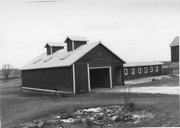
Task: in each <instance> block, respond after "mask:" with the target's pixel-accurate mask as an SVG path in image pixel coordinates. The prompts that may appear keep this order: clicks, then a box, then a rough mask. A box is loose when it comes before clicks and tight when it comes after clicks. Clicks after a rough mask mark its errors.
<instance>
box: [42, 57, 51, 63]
mask: <svg viewBox="0 0 180 128" xmlns="http://www.w3.org/2000/svg"><path fill="white" fill-rule="evenodd" d="M52 58H53V57H49V58H47V59H46V60H44V62H48V61H50V60H51V59H52Z"/></svg>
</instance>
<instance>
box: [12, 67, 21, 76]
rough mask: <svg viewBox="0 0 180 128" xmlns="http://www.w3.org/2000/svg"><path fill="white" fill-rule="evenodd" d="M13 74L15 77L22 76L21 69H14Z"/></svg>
mask: <svg viewBox="0 0 180 128" xmlns="http://www.w3.org/2000/svg"><path fill="white" fill-rule="evenodd" d="M12 75H13V77H20V76H21V71H20V70H19V69H17V68H13V69H12Z"/></svg>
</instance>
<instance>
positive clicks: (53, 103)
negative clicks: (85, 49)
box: [0, 78, 180, 128]
mask: <svg viewBox="0 0 180 128" xmlns="http://www.w3.org/2000/svg"><path fill="white" fill-rule="evenodd" d="M176 79H177V78H176ZM14 83H15V84H17V83H18V82H17V81H15V82H14ZM14 83H13V80H12V81H11V82H9V84H14ZM163 83H166V84H169V85H174V84H178V83H177V80H176V82H175V79H174V78H170V79H167V80H162V81H154V82H151V84H153V85H154V84H155V85H161V84H163ZM1 84H4V83H1ZM6 84H7V83H6ZM9 86H10V85H9ZM146 86H147V83H146ZM149 86H150V85H149ZM0 91H1V93H0V97H1V123H2V128H6V127H14V126H16V125H18V124H19V123H23V122H28V121H32V120H34V119H38V118H41V117H45V116H47V115H49V114H53V113H54V114H55V113H59V112H60V113H62V112H66V111H67V110H73V111H74V110H77V109H80V108H89V107H96V106H105V105H116V104H123V103H124V100H123V96H124V94H122V93H120V94H107V93H103V94H100V93H87V94H81V95H75V96H73V97H65V98H60V97H59V98H55V97H53V96H42V95H35V94H23V93H22V92H21V91H20V87H19V86H15V87H12V86H10V87H8V88H1V90H0ZM132 97H133V98H134V100H135V101H134V102H135V104H136V105H138V106H140V107H141V108H144V109H146V110H149V111H152V112H153V113H154V115H155V117H154V118H153V119H151V120H150V121H146V122H142V123H139V124H135V125H133V126H137V127H139V126H147V127H152V126H154V127H160V126H174V127H175V126H180V123H179V122H180V112H179V96H178V95H162V94H156V95H155V94H132Z"/></svg>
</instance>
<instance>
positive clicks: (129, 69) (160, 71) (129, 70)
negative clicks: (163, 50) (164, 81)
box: [123, 65, 162, 80]
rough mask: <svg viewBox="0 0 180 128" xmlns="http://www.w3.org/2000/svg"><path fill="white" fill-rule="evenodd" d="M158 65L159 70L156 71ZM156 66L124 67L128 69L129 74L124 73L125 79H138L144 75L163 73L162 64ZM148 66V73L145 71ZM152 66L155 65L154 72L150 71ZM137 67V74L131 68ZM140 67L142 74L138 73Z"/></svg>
mask: <svg viewBox="0 0 180 128" xmlns="http://www.w3.org/2000/svg"><path fill="white" fill-rule="evenodd" d="M156 66H158V72H156V71H155V67H156ZM156 66H140V67H124V69H127V70H128V75H125V74H124V71H123V74H124V79H125V80H129V79H136V78H142V77H148V76H158V75H162V66H161V65H156ZM145 67H147V73H145V72H144V68H145ZM150 67H153V72H150ZM132 68H134V69H135V74H132V73H131V69H132ZM138 68H141V74H139V73H138Z"/></svg>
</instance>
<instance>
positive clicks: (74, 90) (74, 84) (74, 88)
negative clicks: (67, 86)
mask: <svg viewBox="0 0 180 128" xmlns="http://www.w3.org/2000/svg"><path fill="white" fill-rule="evenodd" d="M75 79H76V77H75V66H74V64H73V93H74V94H75V93H76V80H75Z"/></svg>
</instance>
